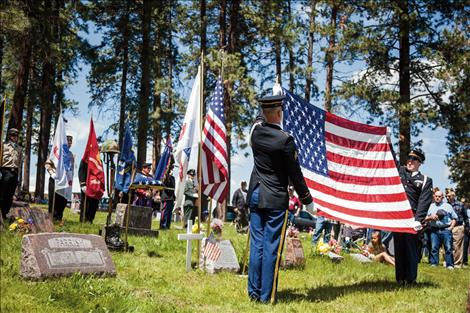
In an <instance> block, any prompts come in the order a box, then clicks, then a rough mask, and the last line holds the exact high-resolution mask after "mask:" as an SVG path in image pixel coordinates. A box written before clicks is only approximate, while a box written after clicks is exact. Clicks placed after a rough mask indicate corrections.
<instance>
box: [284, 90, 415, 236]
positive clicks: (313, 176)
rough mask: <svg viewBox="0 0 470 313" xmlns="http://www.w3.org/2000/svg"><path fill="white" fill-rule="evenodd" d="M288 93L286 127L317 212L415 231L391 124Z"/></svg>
mask: <svg viewBox="0 0 470 313" xmlns="http://www.w3.org/2000/svg"><path fill="white" fill-rule="evenodd" d="M284 92H285V94H286V98H285V100H284V109H283V110H284V130H285V131H287V132H288V133H290V134H291V135H292V136H293V137H294V139H295V144H296V146H297V151H298V161H299V163H300V166H301V168H302V172H303V174H304V177H305V181H306V183H307V186H308V187H309V189H310V192H311V194H312V196H313V199H314V200H313V201H314V203H315V207H316V209H317V211H318V215H322V216H325V217H327V218H331V219H334V220H339V221H341V222H344V223H348V224H353V225H357V226H361V227H368V228H374V229H380V230H387V231H393V232H406V233H415V231H414V229H413V222H414V216H413V212H412V210H411V206H410V204H409V202H408V198H407V197H406V194H405V189H404V188H403V185H402V183H401V180H400V177H399V175H398V170H397V167H396V164H395V161H394V158H393V155H392V152H391V150H390V146H389V142H388V139H387V128H386V127H378V126H370V125H366V124H361V123H356V122H353V121H350V120H347V119H345V118H342V117H339V116H337V115H334V114H332V113H329V112H325V111H324V110H322V109H320V108H317V107H315V106H314V105H312V104H310V103H308V102H307V101H305V100H303V99H301V98H300V97H298V96H296V95H293V94H291V93H290V92H288V91H286V90H284Z"/></svg>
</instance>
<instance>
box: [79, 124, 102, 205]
mask: <svg viewBox="0 0 470 313" xmlns="http://www.w3.org/2000/svg"><path fill="white" fill-rule="evenodd" d="M82 161H83V162H85V163H87V165H88V170H87V178H86V195H87V196H88V197H90V198H93V199H98V200H99V199H101V197H102V196H103V193H104V171H103V162H102V161H101V158H100V148H99V146H98V142H97V140H96V134H95V126H94V125H93V119H90V134H89V135H88V142H87V145H86V148H85V153H84V154H83V158H82Z"/></svg>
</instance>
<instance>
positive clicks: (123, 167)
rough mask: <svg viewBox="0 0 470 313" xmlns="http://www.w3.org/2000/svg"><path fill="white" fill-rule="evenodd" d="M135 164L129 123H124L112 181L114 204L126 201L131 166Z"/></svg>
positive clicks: (130, 177) (130, 181) (130, 180)
mask: <svg viewBox="0 0 470 313" xmlns="http://www.w3.org/2000/svg"><path fill="white" fill-rule="evenodd" d="M133 164H135V155H134V152H133V151H132V134H131V131H130V129H129V125H127V124H126V126H125V129H124V139H123V143H122V147H121V153H120V154H119V159H118V166H117V171H116V179H115V181H114V188H115V189H116V191H117V192H115V193H114V195H115V197H116V199H114V201H113V203H114V205H117V204H118V203H127V200H128V198H127V197H128V193H129V186H130V185H131V183H132V166H133Z"/></svg>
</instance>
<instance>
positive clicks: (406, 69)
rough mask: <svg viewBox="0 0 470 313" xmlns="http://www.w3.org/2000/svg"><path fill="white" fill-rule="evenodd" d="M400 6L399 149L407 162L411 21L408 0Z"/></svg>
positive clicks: (409, 128) (404, 161)
mask: <svg viewBox="0 0 470 313" xmlns="http://www.w3.org/2000/svg"><path fill="white" fill-rule="evenodd" d="M399 7H400V13H399V16H400V21H399V27H400V61H399V81H400V82H399V86H400V99H399V102H398V112H397V113H398V117H399V121H400V126H399V133H400V138H399V149H400V164H402V165H404V164H405V163H406V158H407V154H408V151H409V149H410V138H411V135H410V133H411V121H410V114H411V110H410V23H409V19H408V18H409V16H408V1H407V0H401V1H399Z"/></svg>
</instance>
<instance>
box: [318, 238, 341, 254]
mask: <svg viewBox="0 0 470 313" xmlns="http://www.w3.org/2000/svg"><path fill="white" fill-rule="evenodd" d="M317 251H318V252H319V253H320V254H327V253H328V252H330V251H331V252H334V253H336V254H339V253H340V252H341V246H340V245H339V244H338V242H337V241H336V240H334V239H330V241H329V242H328V243H324V242H323V241H322V240H320V241H319V242H318V244H317Z"/></svg>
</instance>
